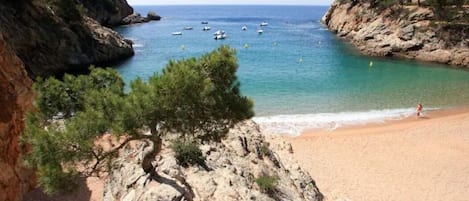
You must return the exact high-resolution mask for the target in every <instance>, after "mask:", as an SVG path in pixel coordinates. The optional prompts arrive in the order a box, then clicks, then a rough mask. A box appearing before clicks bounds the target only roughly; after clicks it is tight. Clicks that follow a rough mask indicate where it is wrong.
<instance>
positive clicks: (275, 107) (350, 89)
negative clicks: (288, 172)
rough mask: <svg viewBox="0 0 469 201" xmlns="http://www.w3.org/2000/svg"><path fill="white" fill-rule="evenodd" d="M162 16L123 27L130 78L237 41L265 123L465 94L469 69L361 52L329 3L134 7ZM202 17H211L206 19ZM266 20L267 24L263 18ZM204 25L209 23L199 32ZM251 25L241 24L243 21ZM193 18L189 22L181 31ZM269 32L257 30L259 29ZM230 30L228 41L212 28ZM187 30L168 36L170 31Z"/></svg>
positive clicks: (331, 125)
mask: <svg viewBox="0 0 469 201" xmlns="http://www.w3.org/2000/svg"><path fill="white" fill-rule="evenodd" d="M134 9H135V12H139V13H142V15H146V13H147V12H148V11H155V12H156V13H157V14H159V15H161V16H162V19H161V21H152V22H149V23H144V24H135V25H130V26H122V27H118V28H116V29H115V30H116V31H117V32H119V33H121V34H122V35H123V36H124V37H126V38H129V39H131V40H133V41H134V43H135V44H134V45H133V46H134V48H135V51H136V54H135V56H134V57H132V58H131V59H129V60H126V61H124V62H122V63H119V64H117V65H116V66H115V68H116V69H117V70H118V71H119V72H120V73H121V75H122V76H123V78H124V79H125V81H126V83H129V82H130V81H131V80H133V79H135V78H137V77H141V78H143V79H147V78H148V77H150V76H151V75H153V74H154V73H155V72H161V70H162V69H163V68H164V67H165V65H166V64H168V62H169V61H170V60H179V59H186V58H191V57H198V56H200V55H203V54H206V53H208V52H210V51H212V50H214V49H216V48H217V47H219V46H220V45H222V44H226V45H230V46H231V47H232V48H235V49H237V57H238V63H239V69H238V72H237V74H238V78H239V80H240V81H241V90H242V93H243V94H244V95H246V96H249V97H250V98H252V99H253V100H254V103H255V106H254V109H255V113H256V114H255V117H254V118H253V119H254V121H256V122H257V123H258V124H260V126H261V128H262V129H263V130H264V131H267V132H271V133H277V134H287V135H299V134H301V133H302V132H304V131H305V130H308V129H324V130H334V129H336V128H340V127H343V126H350V125H361V124H367V123H381V122H386V121H390V120H397V119H402V118H406V117H409V116H412V115H415V107H416V105H417V104H418V103H422V104H423V106H424V111H430V110H438V109H445V108H454V107H459V106H464V105H467V104H468V103H469V71H467V70H462V69H457V68H454V67H450V66H446V65H439V64H431V63H422V62H416V61H411V60H403V59H392V58H377V57H369V56H364V55H362V54H360V53H359V52H358V51H357V50H356V49H355V48H354V47H353V46H351V45H350V44H349V43H348V42H347V41H344V40H342V39H340V38H338V37H337V36H335V35H334V34H333V33H331V32H330V31H329V30H327V29H326V27H325V26H324V25H322V24H321V23H320V19H321V18H322V16H323V15H324V14H325V13H326V11H327V9H328V7H327V6H263V5H262V6H261V5H259V6H252V5H249V6H238V5H236V6H228V5H227V6H206V5H204V6H199V5H198V6H134ZM202 21H206V22H208V24H201V22H202ZM262 22H267V23H268V26H263V27H260V26H259V25H260V23H262ZM204 26H209V27H211V30H210V31H202V29H203V27H204ZM243 26H246V27H247V30H245V31H243V30H242V29H241V28H242V27H243ZM184 27H192V28H193V30H183V28H184ZM260 28H261V29H262V30H263V31H264V32H263V34H258V33H257V29H260ZM217 30H224V31H225V32H226V34H227V35H228V38H226V39H225V40H214V39H213V33H214V32H215V31H217ZM179 31H180V32H182V35H172V32H179Z"/></svg>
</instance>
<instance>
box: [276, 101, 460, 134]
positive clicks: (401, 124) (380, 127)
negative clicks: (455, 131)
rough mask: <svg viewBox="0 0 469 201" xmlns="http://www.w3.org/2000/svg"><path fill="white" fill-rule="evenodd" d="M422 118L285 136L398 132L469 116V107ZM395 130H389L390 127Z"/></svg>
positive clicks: (456, 108) (308, 130) (317, 129)
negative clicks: (397, 130)
mask: <svg viewBox="0 0 469 201" xmlns="http://www.w3.org/2000/svg"><path fill="white" fill-rule="evenodd" d="M423 114H424V115H423V116H422V117H416V116H413V115H412V116H409V117H405V118H403V119H396V120H385V121H384V122H378V123H375V122H370V123H365V124H359V125H358V124H357V125H345V126H342V127H338V128H336V129H333V130H324V129H323V128H315V129H306V130H304V131H303V132H301V133H300V134H299V135H298V136H290V135H285V136H286V137H291V138H301V137H312V136H320V135H328V134H333V135H339V134H340V135H344V134H353V133H355V132H371V131H385V130H387V129H389V130H396V129H404V128H408V127H411V126H412V125H413V124H414V123H415V124H421V123H422V122H424V121H426V120H434V119H441V118H445V117H450V116H455V115H462V114H469V106H459V107H453V108H444V109H436V110H431V111H425V109H424V112H423ZM391 126H392V127H393V128H389V127H391Z"/></svg>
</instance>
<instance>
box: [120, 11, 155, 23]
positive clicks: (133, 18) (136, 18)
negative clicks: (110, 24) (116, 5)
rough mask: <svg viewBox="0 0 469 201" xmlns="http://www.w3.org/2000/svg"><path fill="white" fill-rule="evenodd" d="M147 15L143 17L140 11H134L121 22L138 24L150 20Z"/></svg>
mask: <svg viewBox="0 0 469 201" xmlns="http://www.w3.org/2000/svg"><path fill="white" fill-rule="evenodd" d="M148 21H150V20H148V19H147V18H146V17H143V16H142V15H141V14H140V13H133V14H131V15H129V16H127V17H125V18H124V19H122V21H121V24H137V23H144V22H148Z"/></svg>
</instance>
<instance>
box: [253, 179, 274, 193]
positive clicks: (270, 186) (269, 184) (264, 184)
mask: <svg viewBox="0 0 469 201" xmlns="http://www.w3.org/2000/svg"><path fill="white" fill-rule="evenodd" d="M278 180H279V178H278V177H277V176H261V177H259V178H257V179H256V183H257V185H258V186H259V188H260V189H261V191H263V192H267V193H272V192H274V191H275V188H276V187H277V184H278Z"/></svg>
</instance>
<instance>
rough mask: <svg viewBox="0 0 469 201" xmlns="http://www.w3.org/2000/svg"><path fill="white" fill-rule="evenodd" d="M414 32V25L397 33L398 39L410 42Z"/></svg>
mask: <svg viewBox="0 0 469 201" xmlns="http://www.w3.org/2000/svg"><path fill="white" fill-rule="evenodd" d="M414 31H415V28H414V25H412V24H411V25H408V26H406V27H404V28H402V29H401V30H400V31H399V38H400V39H402V40H404V41H408V40H412V37H413V36H414Z"/></svg>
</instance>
